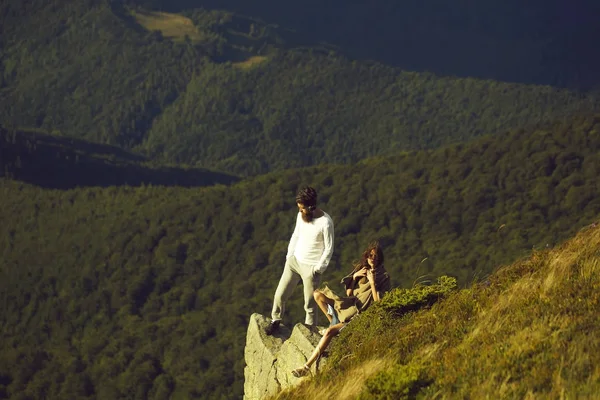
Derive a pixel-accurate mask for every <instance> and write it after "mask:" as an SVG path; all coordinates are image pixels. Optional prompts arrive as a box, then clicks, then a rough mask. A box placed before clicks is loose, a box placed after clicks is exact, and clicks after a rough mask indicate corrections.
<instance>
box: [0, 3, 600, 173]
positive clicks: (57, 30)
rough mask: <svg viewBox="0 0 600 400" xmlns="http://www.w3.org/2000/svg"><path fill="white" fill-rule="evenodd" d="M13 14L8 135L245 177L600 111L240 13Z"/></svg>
mask: <svg viewBox="0 0 600 400" xmlns="http://www.w3.org/2000/svg"><path fill="white" fill-rule="evenodd" d="M0 15H1V16H2V24H1V25H2V27H1V28H0V29H2V31H1V35H0V36H1V39H0V45H1V46H2V53H1V56H0V66H1V67H0V70H1V71H2V73H1V74H0V75H1V79H2V81H1V82H0V115H2V123H3V124H4V125H6V126H8V127H17V128H27V129H29V128H39V129H43V130H44V131H47V132H50V133H54V134H57V135H58V134H60V135H63V136H72V137H76V138H81V139H86V140H90V141H94V142H98V143H103V144H112V145H118V146H121V147H122V148H124V149H127V150H134V151H137V152H141V153H144V154H146V155H148V156H150V157H151V158H152V159H156V160H159V161H161V162H168V163H179V164H181V163H183V164H188V165H192V166H198V167H203V168H211V169H218V170H221V171H223V172H227V173H232V174H235V175H256V174H260V173H265V172H269V171H277V170H283V169H285V168H296V167H303V166H310V165H317V164H321V163H339V162H344V163H349V162H356V161H358V160H360V159H362V158H365V157H371V156H377V155H388V154H392V153H393V152H396V151H398V150H410V149H422V148H435V147H437V146H440V145H444V144H448V143H453V142H459V141H467V140H470V139H472V138H474V137H478V136H481V135H484V134H495V133H500V132H504V131H507V130H510V129H514V128H520V127H526V126H529V125H535V124H537V123H540V122H552V121H554V120H560V119H562V118H568V117H569V116H572V115H576V114H578V113H582V112H591V111H594V110H598V109H600V100H599V98H598V95H597V94H595V93H585V94H583V93H579V92H574V91H568V90H564V89H556V88H553V87H549V86H539V85H523V84H514V83H500V82H497V81H491V80H480V79H475V78H455V77H442V76H437V75H433V74H432V73H428V72H423V73H421V72H408V71H404V70H400V69H397V68H393V67H389V66H385V65H383V64H379V63H373V62H367V61H351V60H350V59H348V58H346V57H345V56H344V55H342V54H341V53H340V52H337V51H335V50H333V49H331V48H328V47H327V46H324V45H321V44H319V42H317V41H316V40H312V39H311V40H309V39H304V37H303V36H302V35H301V34H299V33H297V32H296V33H294V32H290V31H289V30H287V29H285V27H277V26H274V25H273V24H268V23H265V22H261V21H259V20H256V19H252V18H251V17H244V16H240V15H237V14H234V13H232V12H228V11H214V10H213V11H207V10H204V9H201V8H195V9H190V10H186V12H185V13H184V14H182V15H177V16H174V15H166V14H160V13H154V14H153V13H152V12H150V11H148V10H144V9H140V8H135V7H133V6H131V4H130V3H128V4H124V3H122V2H120V1H111V2H106V1H100V0H84V1H79V0H77V1H75V0H62V1H60V2H58V1H57V2H50V3H49V2H47V1H41V0H36V1H32V2H27V3H26V4H23V3H22V2H19V1H7V2H3V3H2V5H0ZM160 29H162V31H160ZM178 29H179V31H178ZM161 32H162V33H161ZM173 32H183V33H180V36H179V37H176V36H172V35H176V33H173ZM181 35H183V37H181ZM186 37H187V38H186Z"/></svg>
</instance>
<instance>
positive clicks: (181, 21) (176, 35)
mask: <svg viewBox="0 0 600 400" xmlns="http://www.w3.org/2000/svg"><path fill="white" fill-rule="evenodd" d="M131 15H132V16H133V17H134V18H135V20H136V21H137V22H138V24H140V25H141V26H143V27H144V28H146V29H148V30H149V31H160V32H161V33H162V35H163V36H164V37H165V38H169V39H172V40H183V39H184V38H185V36H186V35H187V36H188V37H189V38H190V40H192V41H193V42H198V41H201V40H202V39H203V35H202V33H201V32H200V31H199V30H198V28H196V26H195V25H194V23H193V22H192V20H191V19H189V18H187V17H184V16H182V15H178V14H171V13H165V12H158V11H139V10H138V11H132V12H131Z"/></svg>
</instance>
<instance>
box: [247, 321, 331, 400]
mask: <svg viewBox="0 0 600 400" xmlns="http://www.w3.org/2000/svg"><path fill="white" fill-rule="evenodd" d="M268 323H269V321H268V319H267V318H266V317H265V316H263V315H260V314H256V313H255V314H252V316H250V323H249V324H248V333H247V335H246V348H245V350H244V358H245V361H246V367H245V369H244V399H245V400H260V399H263V398H266V397H268V396H273V395H275V394H277V393H278V392H279V391H281V390H282V389H286V388H288V387H292V386H295V385H297V384H298V383H299V382H300V381H301V380H302V379H306V378H296V377H294V376H293V375H292V373H291V372H292V370H293V369H295V368H298V367H301V366H302V365H304V363H306V360H307V359H308V358H309V357H310V355H311V354H312V352H313V350H314V349H315V347H316V345H317V344H318V343H319V340H320V339H321V336H320V335H319V334H316V333H313V332H311V331H310V330H309V329H308V328H306V327H305V326H304V325H303V324H296V326H294V329H293V330H292V331H291V332H290V329H289V328H288V327H286V326H285V325H283V324H282V325H280V328H279V331H278V332H277V333H276V334H275V335H273V336H267V335H266V334H265V332H264V328H265V327H266V326H267V325H268ZM323 361H324V360H323V359H321V360H320V362H319V363H315V364H314V365H313V366H312V373H313V374H314V373H315V372H316V368H318V367H319V365H318V364H321V365H322V364H323Z"/></svg>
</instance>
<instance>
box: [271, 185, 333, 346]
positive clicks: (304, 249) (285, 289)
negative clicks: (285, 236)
mask: <svg viewBox="0 0 600 400" xmlns="http://www.w3.org/2000/svg"><path fill="white" fill-rule="evenodd" d="M296 204H297V206H298V211H299V212H298V215H297V217H296V227H295V228H294V233H293V234H292V238H291V239H290V243H289V245H288V252H287V256H286V261H285V267H284V269H283V274H282V275H281V279H280V280H279V285H278V286H277V290H276V291H275V297H274V299H273V310H272V312H271V318H272V319H271V323H269V325H268V326H267V327H266V328H265V333H266V334H267V335H272V334H273V333H275V332H276V331H277V330H278V329H279V325H280V324H281V319H282V318H283V314H284V311H285V302H286V301H287V299H288V298H289V297H290V295H291V294H292V291H293V290H294V288H295V287H296V286H297V285H298V282H300V280H302V285H303V286H304V310H305V311H306V319H305V324H306V325H308V326H310V327H314V326H315V325H316V321H315V308H316V307H315V306H316V304H315V300H314V298H313V292H314V290H315V289H316V288H317V286H318V285H319V282H320V280H321V274H322V273H323V272H325V270H326V269H327V266H328V265H329V260H331V255H332V254H333V237H334V232H333V220H332V219H331V217H330V216H329V215H328V214H327V213H326V212H325V211H323V210H321V209H320V208H317V192H316V191H315V189H313V188H312V187H310V186H307V187H304V188H302V189H300V191H299V192H298V194H297V195H296Z"/></svg>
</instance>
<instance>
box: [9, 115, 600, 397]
mask: <svg viewBox="0 0 600 400" xmlns="http://www.w3.org/2000/svg"><path fill="white" fill-rule="evenodd" d="M599 154H600V116H599V115H590V116H585V117H579V118H573V119H572V120H568V121H563V122H561V123H556V124H553V125H541V126H539V127H537V128H535V129H531V130H515V131H511V132H508V133H505V134H500V135H496V136H490V137H484V138H480V139H479V140H477V141H474V142H472V143H469V144H464V145H453V146H447V147H444V148H441V149H438V150H431V151H419V152H411V153H401V154H396V155H394V156H391V157H379V158H371V159H367V160H364V161H361V162H360V163H357V164H356V165H322V166H318V167H311V168H305V169H295V170H288V171H283V172H277V173H272V174H268V175H264V176H260V177H254V178H248V179H244V180H242V181H240V182H237V183H235V184H233V185H230V186H225V185H215V186H210V187H200V188H182V187H177V186H171V187H163V186H154V185H152V186H150V185H143V186H139V187H132V186H129V185H124V186H119V187H115V186H111V187H106V188H103V187H81V188H76V189H70V190H53V189H46V188H41V187H36V186H33V185H30V184H26V183H23V182H19V181H16V180H7V179H5V178H2V179H0V198H1V199H2V202H1V206H0V220H1V221H2V229H3V234H2V235H0V252H1V255H2V257H1V258H0V259H1V260H2V261H1V262H0V309H2V310H4V311H3V312H2V313H0V397H1V396H3V397H5V398H6V397H8V398H19V397H21V398H26V397H29V398H44V397H50V398H65V399H77V398H86V397H97V398H123V397H139V398H148V399H155V398H157V399H158V398H165V397H169V396H173V397H183V398H205V397H208V398H215V397H224V398H239V397H240V396H241V394H242V393H243V356H242V354H243V347H244V334H245V331H246V325H247V322H248V317H249V316H250V314H251V313H252V312H261V313H266V312H268V310H269V309H270V306H271V301H272V296H273V293H274V290H275V286H276V285H277V280H278V278H279V275H280V273H281V268H282V263H283V260H284V258H285V250H286V248H287V243H288V240H289V237H290V235H291V230H292V224H293V221H294V216H295V213H296V212H297V211H296V208H295V204H294V195H295V193H296V191H297V189H298V188H299V187H300V186H301V185H304V184H312V185H314V186H315V187H316V188H317V189H318V191H319V195H320V204H321V205H322V207H323V208H324V209H325V210H326V211H327V212H328V213H330V215H332V217H333V219H334V221H335V227H336V242H335V251H334V257H333V259H332V263H331V265H330V267H329V269H328V270H327V271H326V275H325V276H324V281H328V282H330V283H331V284H332V285H335V284H336V282H337V281H338V279H339V278H340V276H341V275H342V274H343V273H344V272H346V270H347V269H348V268H349V266H350V265H351V262H352V261H353V260H354V259H356V258H357V257H358V256H359V251H360V250H359V249H361V248H363V247H364V246H365V245H366V243H367V242H368V241H370V240H372V239H374V238H379V239H380V240H381V242H382V244H383V245H384V248H385V256H386V268H387V269H388V270H389V271H390V274H391V276H392V281H393V285H394V286H399V287H403V288H408V287H411V286H412V285H413V284H414V283H415V282H427V281H430V280H433V279H435V277H437V276H440V275H451V276H455V277H456V278H457V279H458V282H459V285H460V287H463V288H464V287H466V288H468V287H469V286H470V284H471V283H472V282H474V281H477V282H479V281H487V280H488V275H489V274H491V273H492V272H493V271H494V270H495V269H496V268H497V267H498V266H501V265H506V264H508V263H511V262H513V261H514V260H515V259H518V258H520V257H523V256H527V255H530V254H531V253H532V250H533V251H534V252H536V253H537V252H538V251H539V250H543V249H545V248H547V247H553V246H555V245H557V244H559V243H560V242H562V241H563V240H565V239H567V238H568V237H569V236H571V235H573V234H575V233H576V232H577V231H578V230H579V229H581V228H582V227H584V226H586V225H588V224H589V223H590V222H591V221H594V220H596V219H597V216H598V215H600V200H599V198H598V196H597V193H598V191H597V188H598V186H599V185H600V171H598V168H599V166H600V159H599ZM31 161H34V160H31ZM490 279H492V280H493V279H494V278H490ZM500 286H502V285H501V284H500ZM494 287H496V286H494ZM466 293H469V292H466ZM569 293H570V292H569ZM586 293H587V292H586ZM467 297H468V296H467ZM557 298H558V297H557ZM538 300H539V298H538ZM486 301H487V300H486ZM490 301H491V300H490ZM301 302H302V299H301V296H300V295H299V294H298V295H297V296H295V297H294V298H293V300H292V301H290V304H289V306H288V309H289V311H290V312H289V321H299V320H300V318H301V314H302V312H303V309H302V304H301ZM455 304H459V303H455ZM460 304H467V303H460ZM468 304H472V303H468ZM468 304H467V305H468ZM486 304H487V303H486ZM465 307H466V306H465ZM469 307H470V306H469ZM473 307H475V306H473ZM554 308H555V307H554V306H553V307H552V309H554ZM463 311H464V310H463ZM463 311H461V313H462V312H463ZM460 315H463V314H460ZM455 317H456V318H457V319H456V320H453V319H452V318H449V317H448V318H449V319H448V318H442V320H443V321H445V323H447V322H448V321H458V320H459V318H461V317H459V316H458V315H456V316H455ZM461 321H462V320H461ZM445 323H444V324H442V325H440V326H443V327H444V329H445ZM448 323H449V322H448ZM454 323H455V322H452V324H454ZM457 323H458V322H457ZM427 326H429V325H427ZM458 327H459V325H457V329H459V328H458ZM426 331H427V332H433V331H432V330H426ZM374 336H376V335H374ZM406 337H411V336H410V335H409V336H406ZM349 343H350V342H349ZM438 343H442V342H438ZM436 365H437V364H436ZM435 371H437V370H435ZM434 373H435V374H437V372H431V374H434ZM427 376H431V375H427ZM432 379H433V378H432ZM448 379H455V378H448ZM461 379H463V378H461ZM442 384H443V383H442V382H441V381H440V385H442Z"/></svg>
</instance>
